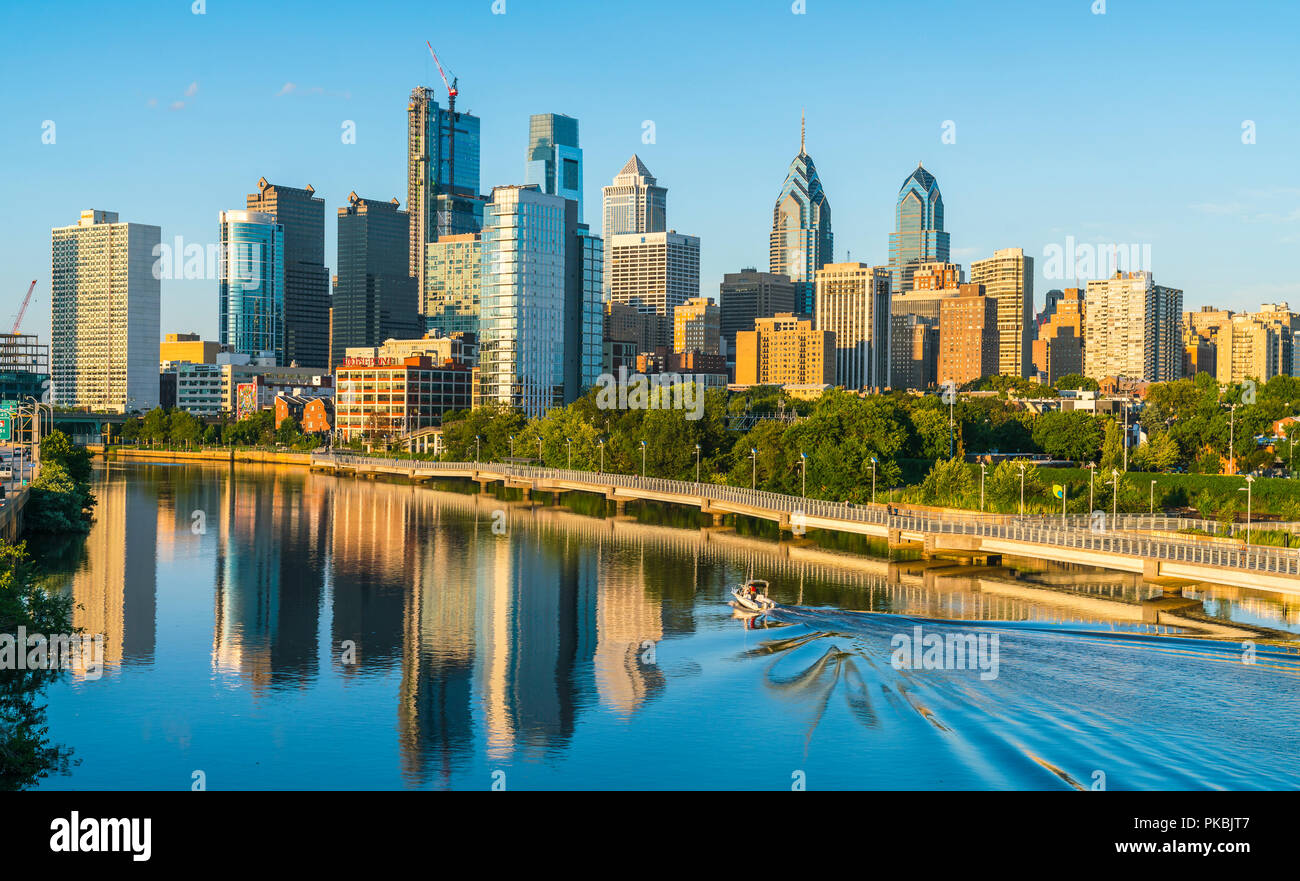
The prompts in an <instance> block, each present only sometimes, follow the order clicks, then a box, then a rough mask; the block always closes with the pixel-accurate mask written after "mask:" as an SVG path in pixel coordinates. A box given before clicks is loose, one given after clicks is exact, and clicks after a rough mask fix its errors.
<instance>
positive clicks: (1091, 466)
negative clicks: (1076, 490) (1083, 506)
mask: <svg viewBox="0 0 1300 881" xmlns="http://www.w3.org/2000/svg"><path fill="white" fill-rule="evenodd" d="M1096 476H1097V463H1096V462H1089V463H1088V513H1090V514H1091V513H1092V512H1093V511H1094V510H1095V508H1094V506H1093V493H1092V479H1093V478H1094V477H1096Z"/></svg>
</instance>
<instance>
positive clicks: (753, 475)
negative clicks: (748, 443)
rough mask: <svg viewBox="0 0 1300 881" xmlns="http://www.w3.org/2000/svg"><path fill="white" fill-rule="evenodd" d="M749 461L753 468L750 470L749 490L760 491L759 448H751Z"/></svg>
mask: <svg viewBox="0 0 1300 881" xmlns="http://www.w3.org/2000/svg"><path fill="white" fill-rule="evenodd" d="M749 461H750V464H751V465H752V466H753V467H752V468H751V469H750V476H749V488H750V489H751V490H756V489H758V448H757V447H750V448H749Z"/></svg>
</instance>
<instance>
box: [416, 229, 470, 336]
mask: <svg viewBox="0 0 1300 881" xmlns="http://www.w3.org/2000/svg"><path fill="white" fill-rule="evenodd" d="M482 259H483V244H482V240H481V238H480V236H478V235H475V234H472V233H471V234H467V235H459V236H446V237H444V238H441V239H439V240H438V241H436V242H430V243H429V245H428V250H427V252H426V254H425V272H424V302H423V305H422V307H421V311H422V312H423V313H424V329H425V331H426V332H434V331H436V332H437V334H438V335H439V336H451V335H452V334H453V333H457V332H465V333H474V334H477V333H478V327H479V296H480V275H479V273H480V267H481V263H482Z"/></svg>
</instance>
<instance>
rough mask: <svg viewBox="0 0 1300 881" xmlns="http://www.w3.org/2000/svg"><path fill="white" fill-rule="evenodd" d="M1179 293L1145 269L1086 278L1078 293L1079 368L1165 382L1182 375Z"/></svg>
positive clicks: (1099, 375) (1096, 374) (1091, 373)
mask: <svg viewBox="0 0 1300 881" xmlns="http://www.w3.org/2000/svg"><path fill="white" fill-rule="evenodd" d="M1182 311H1183V292H1182V291H1181V290H1178V289H1177V288H1167V287H1164V286H1162V285H1158V284H1156V283H1155V282H1154V281H1153V279H1152V276H1151V273H1150V272H1117V273H1115V275H1114V276H1112V277H1111V278H1105V279H1097V280H1094V281H1090V282H1088V291H1087V295H1086V296H1085V297H1084V346H1083V372H1084V374H1085V375H1087V376H1089V377H1091V378H1092V379H1097V380H1100V379H1101V378H1103V377H1106V376H1123V377H1127V378H1129V379H1134V380H1137V381H1139V382H1170V381H1172V380H1175V379H1178V378H1179V377H1180V376H1181V375H1182V361H1183V345H1182Z"/></svg>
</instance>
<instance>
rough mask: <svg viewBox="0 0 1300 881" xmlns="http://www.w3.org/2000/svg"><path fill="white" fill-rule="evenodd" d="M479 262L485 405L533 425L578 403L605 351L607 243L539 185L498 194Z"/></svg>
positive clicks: (569, 204)
mask: <svg viewBox="0 0 1300 881" xmlns="http://www.w3.org/2000/svg"><path fill="white" fill-rule="evenodd" d="M482 254H483V262H482V265H481V269H480V282H479V283H480V314H479V330H480V334H481V336H480V345H479V371H480V381H479V389H480V394H481V396H482V401H483V402H485V403H499V404H504V405H506V406H509V407H514V408H516V409H519V410H522V411H523V412H524V414H525V415H527V416H530V417H532V416H542V415H544V414H545V413H546V411H547V410H549V409H551V408H552V407H557V406H562V405H563V404H567V403H570V402H572V401H574V400H577V398H578V397H579V396H580V395H581V394H582V392H583V390H585V389H586V388H587V387H589V386H590V385H592V384H593V383H594V382H595V381H596V377H597V375H598V374H599V371H600V364H601V357H602V353H603V340H602V336H601V329H602V325H603V316H602V312H601V293H600V291H601V287H600V272H601V261H602V258H603V254H602V250H601V240H600V238H599V237H597V236H593V235H591V233H590V230H589V229H588V228H587V226H586V224H582V223H578V203H577V202H575V201H573V200H572V199H565V198H563V197H562V196H557V195H550V194H547V193H543V192H541V191H540V190H539V189H538V188H537V187H536V186H535V185H526V186H504V187H495V188H493V190H492V199H491V201H490V202H489V203H488V205H487V207H486V209H485V211H484V222H483V235H482Z"/></svg>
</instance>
